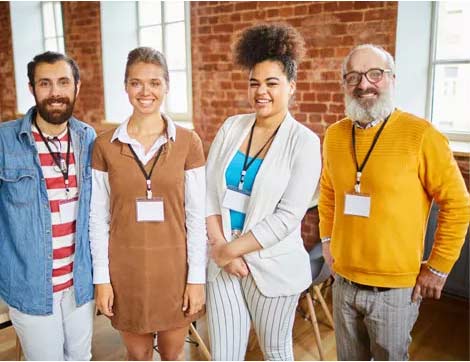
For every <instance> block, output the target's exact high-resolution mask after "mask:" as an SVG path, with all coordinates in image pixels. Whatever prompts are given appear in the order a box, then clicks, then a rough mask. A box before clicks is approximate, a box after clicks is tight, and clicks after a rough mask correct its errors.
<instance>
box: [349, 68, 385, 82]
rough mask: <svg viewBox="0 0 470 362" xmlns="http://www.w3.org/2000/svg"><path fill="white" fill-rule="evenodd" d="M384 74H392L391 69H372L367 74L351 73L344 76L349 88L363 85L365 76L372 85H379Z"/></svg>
mask: <svg viewBox="0 0 470 362" xmlns="http://www.w3.org/2000/svg"><path fill="white" fill-rule="evenodd" d="M384 73H392V70H391V69H380V68H372V69H369V70H368V71H366V72H355V71H353V72H349V73H347V74H345V75H344V76H343V79H344V82H345V83H346V84H347V85H349V86H356V85H358V84H360V83H361V81H362V76H363V75H364V76H365V77H366V79H367V80H368V81H369V82H370V83H373V84H375V83H378V82H380V81H381V80H382V78H383V77H384Z"/></svg>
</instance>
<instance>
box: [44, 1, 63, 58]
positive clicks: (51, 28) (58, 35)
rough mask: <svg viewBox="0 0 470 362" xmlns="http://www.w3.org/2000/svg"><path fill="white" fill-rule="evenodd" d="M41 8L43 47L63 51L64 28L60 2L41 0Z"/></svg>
mask: <svg viewBox="0 0 470 362" xmlns="http://www.w3.org/2000/svg"><path fill="white" fill-rule="evenodd" d="M41 10H42V29H43V38H44V49H45V50H51V51H55V52H59V53H64V29H63V26H62V7H61V5H60V2H59V1H46V2H43V3H41Z"/></svg>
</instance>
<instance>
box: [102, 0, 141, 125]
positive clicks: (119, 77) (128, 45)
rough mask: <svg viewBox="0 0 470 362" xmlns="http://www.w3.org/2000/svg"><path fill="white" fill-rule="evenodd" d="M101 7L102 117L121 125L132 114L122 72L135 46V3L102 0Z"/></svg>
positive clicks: (136, 38) (136, 40)
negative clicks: (103, 109) (103, 106)
mask: <svg viewBox="0 0 470 362" xmlns="http://www.w3.org/2000/svg"><path fill="white" fill-rule="evenodd" d="M100 7H101V44H102V52H103V80H104V105H105V117H106V120H107V121H110V122H116V123H120V122H122V121H124V120H125V119H126V118H127V117H129V116H130V115H131V112H132V107H131V105H130V104H129V101H128V98H127V94H126V92H125V90H124V72H125V67H126V60H127V54H128V53H129V51H130V50H132V49H134V48H136V47H137V46H138V37H137V10H136V3H135V2H133V1H132V2H131V1H122V2H114V1H102V2H101V3H100Z"/></svg>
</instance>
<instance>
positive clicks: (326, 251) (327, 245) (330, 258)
mask: <svg viewBox="0 0 470 362" xmlns="http://www.w3.org/2000/svg"><path fill="white" fill-rule="evenodd" d="M321 247H322V252H323V258H324V259H325V261H326V263H327V264H328V266H329V267H330V270H331V274H332V275H333V276H335V272H334V271H333V262H334V261H335V260H334V259H333V256H331V251H330V242H329V241H328V242H326V243H322V244H321Z"/></svg>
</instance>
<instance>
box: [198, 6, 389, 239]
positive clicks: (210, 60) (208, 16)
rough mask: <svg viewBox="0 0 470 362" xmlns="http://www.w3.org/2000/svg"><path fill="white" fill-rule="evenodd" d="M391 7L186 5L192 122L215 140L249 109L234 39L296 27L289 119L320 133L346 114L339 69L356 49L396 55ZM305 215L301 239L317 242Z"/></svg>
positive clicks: (313, 223)
mask: <svg viewBox="0 0 470 362" xmlns="http://www.w3.org/2000/svg"><path fill="white" fill-rule="evenodd" d="M397 7H398V4H397V3H396V2H301V1H293V2H287V1H286V2H284V1H269V2H255V1H253V2H191V43H192V74H193V122H194V127H195V129H196V131H197V132H198V133H199V135H200V136H201V137H202V138H203V140H204V141H205V144H206V147H207V145H208V144H209V143H210V142H211V141H212V139H213V138H214V136H215V133H216V132H217V130H218V128H219V126H220V124H221V122H222V121H223V120H224V119H225V118H226V117H227V116H230V115H233V114H237V113H245V112H250V111H251V110H250V108H249V106H248V103H247V100H246V92H247V86H248V84H247V77H248V75H247V73H246V72H243V71H241V70H240V69H238V68H237V67H236V66H234V65H233V63H232V54H231V51H230V44H231V40H232V37H233V34H234V33H235V32H236V31H238V30H240V29H243V28H246V27H248V26H250V25H254V24H257V23H260V22H263V21H266V22H276V21H285V22H288V23H290V24H291V25H293V26H295V27H296V28H297V29H298V30H299V31H300V32H301V33H302V35H303V36H304V38H305V40H306V45H307V54H306V57H305V61H304V62H303V63H301V64H300V66H299V73H298V79H297V93H296V96H295V102H294V104H293V106H292V107H291V112H292V113H293V115H294V117H295V118H296V119H297V120H298V121H300V122H302V123H303V124H305V125H306V126H308V127H309V128H310V129H312V130H313V131H314V132H316V133H317V134H318V135H319V136H323V134H324V132H325V130H326V128H327V127H328V125H330V124H331V123H333V122H336V121H337V120H339V119H341V118H342V117H343V115H344V107H343V94H342V91H341V79H340V77H341V76H340V69H341V63H342V60H343V58H344V56H345V55H346V54H347V53H348V52H349V50H350V49H351V48H352V47H354V46H355V45H357V44H361V43H375V44H378V45H381V46H383V47H384V48H385V49H387V50H388V51H390V52H391V53H392V54H394V53H395V33H396V22H397ZM317 217H318V216H317V215H316V213H315V212H313V211H311V212H309V213H308V214H307V215H306V217H305V219H304V222H303V223H302V231H303V236H304V240H306V243H307V244H309V246H312V245H313V243H314V242H315V240H314V239H315V237H314V235H316V233H317V225H318V221H317V220H318V219H317Z"/></svg>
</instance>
